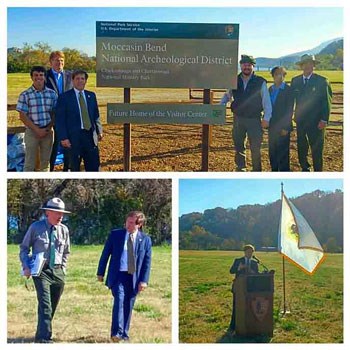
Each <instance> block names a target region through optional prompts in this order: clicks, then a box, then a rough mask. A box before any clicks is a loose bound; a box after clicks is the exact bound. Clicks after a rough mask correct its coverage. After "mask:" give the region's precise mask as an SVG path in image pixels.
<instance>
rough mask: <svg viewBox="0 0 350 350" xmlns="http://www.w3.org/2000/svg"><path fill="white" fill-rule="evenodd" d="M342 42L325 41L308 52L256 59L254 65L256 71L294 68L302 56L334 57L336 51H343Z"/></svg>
mask: <svg viewBox="0 0 350 350" xmlns="http://www.w3.org/2000/svg"><path fill="white" fill-rule="evenodd" d="M343 42H344V40H343V38H335V39H332V40H328V41H325V42H323V43H321V44H320V45H318V46H316V47H314V48H312V49H310V50H304V51H300V52H296V53H292V54H289V55H285V56H281V57H277V58H270V57H257V58H256V65H257V67H258V69H270V68H272V67H274V66H279V65H280V66H285V67H286V68H288V69H291V68H294V67H295V63H296V62H298V61H299V60H300V57H301V56H302V55H304V54H311V55H326V54H327V55H329V54H331V55H335V54H336V51H337V50H338V49H343Z"/></svg>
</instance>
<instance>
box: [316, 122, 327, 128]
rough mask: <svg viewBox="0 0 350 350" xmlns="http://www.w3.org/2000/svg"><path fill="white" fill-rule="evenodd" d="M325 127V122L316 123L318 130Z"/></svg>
mask: <svg viewBox="0 0 350 350" xmlns="http://www.w3.org/2000/svg"><path fill="white" fill-rule="evenodd" d="M326 126H327V122H324V121H322V120H321V121H320V122H319V123H318V125H317V127H318V129H319V130H322V129H324V128H325V127H326Z"/></svg>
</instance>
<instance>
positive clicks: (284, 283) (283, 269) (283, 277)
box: [281, 182, 287, 315]
mask: <svg viewBox="0 0 350 350" xmlns="http://www.w3.org/2000/svg"><path fill="white" fill-rule="evenodd" d="M283 193H284V192H283V182H281V206H282V201H283ZM282 280H283V315H285V314H286V312H287V306H286V270H285V264H284V255H282Z"/></svg>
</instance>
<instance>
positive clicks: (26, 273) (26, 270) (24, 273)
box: [23, 267, 31, 278]
mask: <svg viewBox="0 0 350 350" xmlns="http://www.w3.org/2000/svg"><path fill="white" fill-rule="evenodd" d="M23 275H24V276H26V277H27V278H29V277H30V276H31V273H30V269H29V268H28V267H25V268H24V269H23Z"/></svg>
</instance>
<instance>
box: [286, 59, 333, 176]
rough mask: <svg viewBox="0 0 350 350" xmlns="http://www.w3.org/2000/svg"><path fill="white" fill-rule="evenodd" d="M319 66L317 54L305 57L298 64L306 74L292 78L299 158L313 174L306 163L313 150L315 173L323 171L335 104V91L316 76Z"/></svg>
mask: <svg viewBox="0 0 350 350" xmlns="http://www.w3.org/2000/svg"><path fill="white" fill-rule="evenodd" d="M317 63H319V61H317V60H316V59H315V56H314V55H308V54H305V55H303V56H301V60H300V61H299V62H297V64H298V65H299V66H300V67H301V69H302V70H303V74H301V75H298V76H296V77H294V78H293V79H292V82H291V88H292V90H293V93H294V96H295V102H296V105H295V122H296V124H297V144H298V157H299V163H300V166H301V168H302V171H310V164H309V162H308V160H307V156H308V151H309V147H310V148H311V154H312V162H313V168H314V171H322V170H323V146H324V138H325V130H326V126H327V123H328V120H329V115H330V111H331V103H332V89H331V87H330V85H329V82H328V80H327V79H326V78H325V77H322V76H321V75H318V74H316V73H314V68H315V65H316V64H317Z"/></svg>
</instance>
